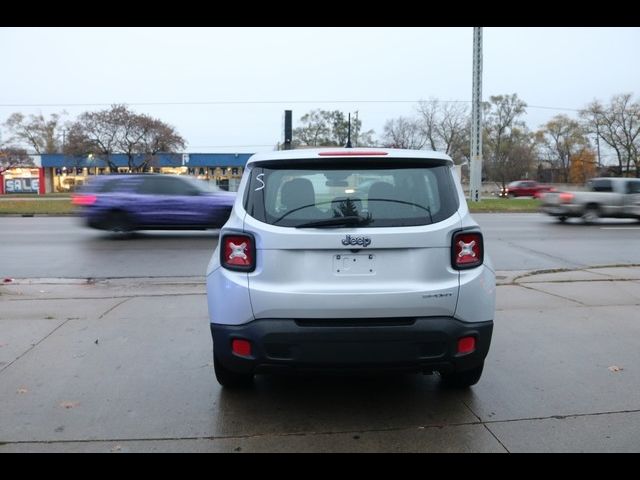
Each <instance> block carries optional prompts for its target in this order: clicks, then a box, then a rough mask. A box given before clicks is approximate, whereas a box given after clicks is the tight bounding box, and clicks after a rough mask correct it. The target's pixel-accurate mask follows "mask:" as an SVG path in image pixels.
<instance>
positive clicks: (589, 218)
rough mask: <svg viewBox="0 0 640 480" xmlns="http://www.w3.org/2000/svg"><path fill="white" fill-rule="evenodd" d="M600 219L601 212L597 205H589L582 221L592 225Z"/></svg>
mask: <svg viewBox="0 0 640 480" xmlns="http://www.w3.org/2000/svg"><path fill="white" fill-rule="evenodd" d="M598 218H600V211H599V210H598V206H597V205H587V208H586V209H585V211H584V213H583V214H582V221H583V222H584V223H587V224H590V223H595V222H597V221H598Z"/></svg>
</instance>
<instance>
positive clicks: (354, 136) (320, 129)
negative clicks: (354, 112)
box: [293, 110, 374, 147]
mask: <svg viewBox="0 0 640 480" xmlns="http://www.w3.org/2000/svg"><path fill="white" fill-rule="evenodd" d="M300 122H301V123H302V126H300V127H298V128H295V129H294V130H293V145H294V147H300V146H309V147H323V146H325V147H334V146H338V147H343V146H345V144H346V143H347V136H348V131H349V121H348V119H347V118H346V116H345V114H344V113H342V112H341V111H339V110H333V111H329V110H312V111H310V112H309V113H306V114H305V115H303V116H302V117H301V118H300ZM373 133H374V132H373V130H368V131H362V120H360V119H359V118H358V117H357V116H355V117H352V118H351V142H352V145H354V146H371V145H373V143H374V142H373Z"/></svg>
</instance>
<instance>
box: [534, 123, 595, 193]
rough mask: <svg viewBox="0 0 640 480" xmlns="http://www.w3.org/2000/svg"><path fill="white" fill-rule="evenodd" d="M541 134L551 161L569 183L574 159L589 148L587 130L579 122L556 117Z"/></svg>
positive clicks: (564, 180) (546, 125)
mask: <svg viewBox="0 0 640 480" xmlns="http://www.w3.org/2000/svg"><path fill="white" fill-rule="evenodd" d="M541 133H542V137H543V140H542V142H543V145H544V148H545V150H546V152H547V153H548V156H549V160H550V161H551V163H552V164H553V165H555V166H556V167H557V168H558V169H559V171H560V174H561V176H562V178H561V180H562V181H563V182H565V183H566V182H568V181H569V170H570V168H571V161H572V159H573V158H574V157H575V156H577V155H578V153H580V152H581V151H583V150H584V149H585V148H588V147H589V139H588V138H587V136H586V132H585V130H584V129H583V128H582V126H581V125H580V124H579V123H578V121H576V120H573V119H571V118H569V117H568V116H566V115H556V116H555V117H553V118H552V119H551V120H549V121H548V122H547V123H546V124H545V125H544V128H543V129H542V130H541Z"/></svg>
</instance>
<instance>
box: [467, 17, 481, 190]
mask: <svg viewBox="0 0 640 480" xmlns="http://www.w3.org/2000/svg"><path fill="white" fill-rule="evenodd" d="M470 157H471V158H470V160H471V161H470V165H469V177H470V181H469V183H470V185H469V200H470V201H472V202H479V201H480V189H481V187H482V27H473V89H472V102H471V155H470Z"/></svg>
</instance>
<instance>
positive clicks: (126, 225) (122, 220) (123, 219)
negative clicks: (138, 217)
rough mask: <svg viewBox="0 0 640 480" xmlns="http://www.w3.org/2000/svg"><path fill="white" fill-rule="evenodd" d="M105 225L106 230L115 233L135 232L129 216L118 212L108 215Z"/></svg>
mask: <svg viewBox="0 0 640 480" xmlns="http://www.w3.org/2000/svg"><path fill="white" fill-rule="evenodd" d="M105 225H106V229H107V230H109V231H110V232H113V233H129V232H131V231H132V230H133V226H132V224H131V220H130V219H129V216H128V215H127V214H126V213H125V212H121V211H117V210H116V211H113V212H109V213H108V214H107V218H106V220H105Z"/></svg>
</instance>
